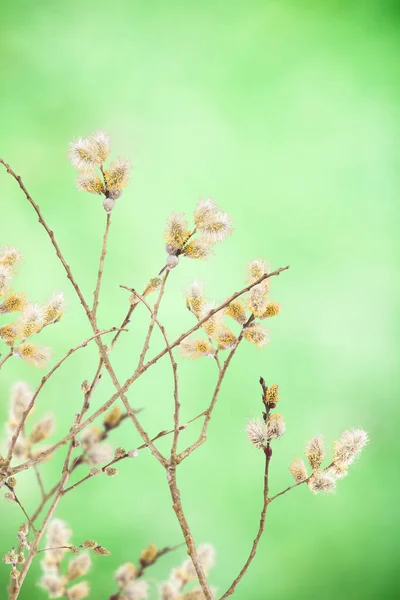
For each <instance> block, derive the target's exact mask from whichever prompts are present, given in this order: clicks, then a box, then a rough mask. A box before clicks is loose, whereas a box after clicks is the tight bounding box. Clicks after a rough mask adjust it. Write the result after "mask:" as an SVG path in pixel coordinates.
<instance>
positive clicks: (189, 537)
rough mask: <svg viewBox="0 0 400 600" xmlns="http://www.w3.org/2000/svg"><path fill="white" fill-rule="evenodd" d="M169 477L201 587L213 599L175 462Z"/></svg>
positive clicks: (176, 511) (189, 552)
mask: <svg viewBox="0 0 400 600" xmlns="http://www.w3.org/2000/svg"><path fill="white" fill-rule="evenodd" d="M167 478H168V485H169V490H170V493H171V497H172V500H173V505H172V508H173V509H174V512H175V514H176V518H177V519H178V522H179V525H180V527H181V530H182V533H183V537H184V538H185V543H186V547H187V550H188V554H189V556H190V558H191V559H192V562H193V566H194V568H195V570H196V574H197V577H198V580H199V583H200V586H201V589H202V590H203V593H204V597H205V598H206V600H213V595H212V592H211V590H210V586H209V585H208V582H207V577H206V574H205V572H204V569H203V566H202V564H201V561H200V559H199V555H198V554H197V550H196V545H195V543H194V540H193V536H192V533H191V531H190V527H189V523H188V522H187V519H186V516H185V513H184V512H183V506H182V502H181V494H180V491H179V489H178V486H177V483H176V465H175V464H173V463H171V464H170V466H169V467H168V477H167Z"/></svg>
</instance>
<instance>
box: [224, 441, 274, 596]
mask: <svg viewBox="0 0 400 600" xmlns="http://www.w3.org/2000/svg"><path fill="white" fill-rule="evenodd" d="M270 460H271V454H270V446H269V444H268V445H267V448H266V450H265V469H264V493H263V497H264V500H263V506H262V510H261V516H260V524H259V526H258V531H257V535H256V537H255V538H254V542H253V545H252V547H251V551H250V554H249V556H248V558H247V560H246V562H245V564H244V566H243V568H242V570H241V571H240V573H239V575H238V576H237V577H236V578H235V579H234V580H233V582H232V584H231V585H230V587H229V588H228V589H227V591H226V592H225V594H224V595H223V596H221V598H220V599H219V600H224V598H227V597H228V596H231V595H232V594H233V593H234V592H235V589H236V586H237V585H238V583H239V582H240V580H241V579H242V577H243V576H244V575H245V573H246V571H247V569H248V568H249V566H250V564H251V563H252V561H253V559H254V557H255V555H256V552H257V547H258V543H259V541H260V539H261V536H262V534H263V531H264V527H265V517H266V514H267V508H268V505H269V503H270V502H271V500H270V499H269V498H268V490H269V486H268V471H269V463H270Z"/></svg>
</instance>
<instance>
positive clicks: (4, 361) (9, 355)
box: [0, 348, 13, 369]
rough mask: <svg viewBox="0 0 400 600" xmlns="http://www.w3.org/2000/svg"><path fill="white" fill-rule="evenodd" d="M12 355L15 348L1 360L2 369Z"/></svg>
mask: <svg viewBox="0 0 400 600" xmlns="http://www.w3.org/2000/svg"><path fill="white" fill-rule="evenodd" d="M12 355H13V349H12V348H11V350H10V351H9V352H7V354H6V355H5V357H4V358H3V359H2V360H0V369H1V368H2V366H3V365H4V364H5V363H6V362H7V361H8V359H9V358H11V356H12Z"/></svg>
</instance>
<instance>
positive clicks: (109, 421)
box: [104, 406, 122, 429]
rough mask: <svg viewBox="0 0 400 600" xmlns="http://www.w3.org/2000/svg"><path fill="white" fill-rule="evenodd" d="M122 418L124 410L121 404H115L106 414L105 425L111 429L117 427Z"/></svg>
mask: <svg viewBox="0 0 400 600" xmlns="http://www.w3.org/2000/svg"><path fill="white" fill-rule="evenodd" d="M121 418H122V410H121V409H120V407H119V406H114V408H112V409H111V410H110V411H109V412H108V413H107V414H106V416H105V418H104V425H105V426H106V427H108V428H109V429H111V428H113V427H116V426H117V425H118V423H119V422H120V420H121Z"/></svg>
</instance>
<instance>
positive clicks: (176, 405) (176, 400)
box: [120, 272, 180, 454]
mask: <svg viewBox="0 0 400 600" xmlns="http://www.w3.org/2000/svg"><path fill="white" fill-rule="evenodd" d="M167 274H168V272H167V273H166V275H165V278H164V284H165V280H166V278H167ZM120 287H121V288H123V289H126V290H128V291H129V292H131V293H132V294H134V295H135V296H136V297H137V298H139V300H140V301H141V302H142V303H143V304H144V305H145V307H146V308H147V310H148V311H149V312H150V314H151V317H152V320H153V321H154V323H155V324H156V325H157V326H158V328H159V330H160V331H161V334H162V336H163V338H164V341H165V344H166V347H167V350H168V354H169V357H170V361H171V366H172V373H173V378H174V440H173V443H172V450H171V453H172V454H175V453H176V448H177V445H178V438H179V433H180V427H179V412H180V403H179V383H178V365H177V363H176V360H175V358H174V355H173V353H172V350H171V346H170V343H169V339H168V336H167V333H166V331H165V327H164V326H163V325H161V323H160V321H159V320H158V318H157V314H156V312H155V310H154V311H153V309H152V308H151V306H150V305H149V303H148V302H147V301H146V299H145V298H144V296H142V295H141V294H138V292H136V290H134V289H133V288H128V287H126V286H124V285H121V286H120ZM160 301H161V298H160ZM159 305H160V302H158V306H159Z"/></svg>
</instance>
